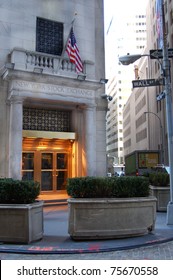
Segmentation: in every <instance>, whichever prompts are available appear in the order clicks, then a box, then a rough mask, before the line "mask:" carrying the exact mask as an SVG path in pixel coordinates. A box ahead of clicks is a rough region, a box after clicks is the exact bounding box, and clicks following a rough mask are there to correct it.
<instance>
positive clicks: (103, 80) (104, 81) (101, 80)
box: [100, 78, 108, 84]
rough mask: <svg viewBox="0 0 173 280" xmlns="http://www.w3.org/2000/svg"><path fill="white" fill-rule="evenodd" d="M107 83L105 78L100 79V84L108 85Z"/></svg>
mask: <svg viewBox="0 0 173 280" xmlns="http://www.w3.org/2000/svg"><path fill="white" fill-rule="evenodd" d="M107 82H108V79H104V78H101V79H100V84H107Z"/></svg>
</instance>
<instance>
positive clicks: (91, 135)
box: [85, 106, 96, 176]
mask: <svg viewBox="0 0 173 280" xmlns="http://www.w3.org/2000/svg"><path fill="white" fill-rule="evenodd" d="M85 155H86V175H87V176H96V107H95V106H88V107H86V109H85Z"/></svg>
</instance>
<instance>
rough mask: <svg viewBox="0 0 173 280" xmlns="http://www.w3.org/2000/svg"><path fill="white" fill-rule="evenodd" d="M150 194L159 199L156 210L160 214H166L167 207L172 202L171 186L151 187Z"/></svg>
mask: <svg viewBox="0 0 173 280" xmlns="http://www.w3.org/2000/svg"><path fill="white" fill-rule="evenodd" d="M150 193H151V195H152V196H155V197H156V198H157V204H156V210H157V211H159V212H166V211H167V205H168V202H169V201H170V187H169V186H159V187H158V186H152V185H151V186H150Z"/></svg>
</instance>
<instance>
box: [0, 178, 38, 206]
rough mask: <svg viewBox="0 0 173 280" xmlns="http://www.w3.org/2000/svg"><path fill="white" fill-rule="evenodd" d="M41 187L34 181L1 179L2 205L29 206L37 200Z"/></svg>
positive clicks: (0, 194)
mask: <svg viewBox="0 0 173 280" xmlns="http://www.w3.org/2000/svg"><path fill="white" fill-rule="evenodd" d="M39 193H40V185H39V183H37V182H34V181H21V180H13V179H10V178H5V179H0V203H1V204H3V203H4V204H28V203H32V202H34V201H35V200H36V198H37V196H38V195H39Z"/></svg>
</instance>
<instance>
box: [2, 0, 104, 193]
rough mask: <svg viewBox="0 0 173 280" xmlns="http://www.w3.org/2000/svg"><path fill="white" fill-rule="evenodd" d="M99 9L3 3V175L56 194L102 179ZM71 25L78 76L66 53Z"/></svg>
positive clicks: (97, 4)
mask: <svg viewBox="0 0 173 280" xmlns="http://www.w3.org/2000/svg"><path fill="white" fill-rule="evenodd" d="M103 12H104V9H103V1H101V0H94V1H93V0H88V1H84V0H82V1H81V0H72V1H68V0H64V1H61V0H57V1H54V0H48V1H42V0H37V1H35V0H30V1H27V0H17V1H16V0H11V1H5V0H0V15H1V16H0V31H1V32H0V66H1V69H0V74H1V79H0V127H1V129H0V177H11V178H15V179H21V178H23V179H33V180H36V181H39V182H40V183H41V190H42V192H47V193H49V192H50V193H57V192H58V191H59V192H61V191H63V190H64V189H65V183H66V179H67V178H68V177H74V176H85V175H89V176H94V175H98V176H102V175H105V174H106V128H105V116H106V111H107V101H106V100H105V99H103V98H102V95H103V94H105V85H104V84H102V83H100V79H101V78H105V72H104V69H105V65H104V20H103ZM74 19H75V20H74ZM73 20H74V21H73ZM72 22H73V26H74V34H75V37H76V41H77V45H78V48H79V51H80V56H81V59H82V62H83V66H84V67H83V69H84V70H83V73H76V70H75V65H74V64H72V63H71V62H70V61H69V58H68V55H67V53H66V51H65V45H66V42H67V38H68V35H69V32H70V28H71V24H72Z"/></svg>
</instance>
